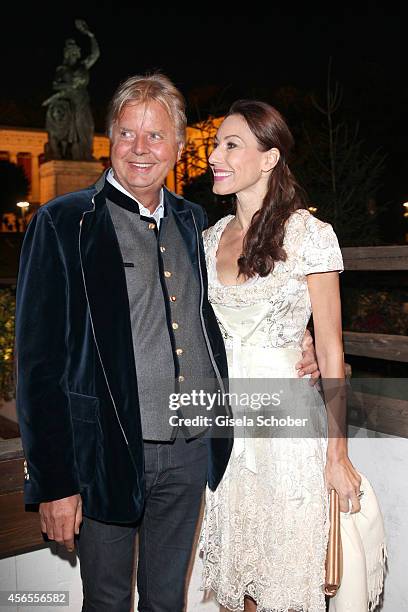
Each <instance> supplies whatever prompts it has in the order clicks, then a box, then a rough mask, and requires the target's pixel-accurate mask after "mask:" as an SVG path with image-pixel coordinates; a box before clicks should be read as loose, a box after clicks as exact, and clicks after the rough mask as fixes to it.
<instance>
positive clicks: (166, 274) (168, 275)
mask: <svg viewBox="0 0 408 612" xmlns="http://www.w3.org/2000/svg"><path fill="white" fill-rule="evenodd" d="M164 276H165V277H166V278H170V276H171V272H169V271H168V270H165V271H164Z"/></svg>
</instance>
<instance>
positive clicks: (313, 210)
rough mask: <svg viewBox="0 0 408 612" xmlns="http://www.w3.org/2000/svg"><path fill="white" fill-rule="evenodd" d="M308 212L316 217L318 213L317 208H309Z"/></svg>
mask: <svg viewBox="0 0 408 612" xmlns="http://www.w3.org/2000/svg"><path fill="white" fill-rule="evenodd" d="M307 210H308V211H309V212H311V213H312V214H313V215H314V213H315V212H317V208H316V206H309V207H308V209H307Z"/></svg>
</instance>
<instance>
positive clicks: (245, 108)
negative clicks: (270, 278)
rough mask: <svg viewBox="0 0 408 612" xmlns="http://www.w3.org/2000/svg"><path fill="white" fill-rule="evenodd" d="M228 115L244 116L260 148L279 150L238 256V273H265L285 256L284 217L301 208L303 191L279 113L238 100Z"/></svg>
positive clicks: (288, 136) (254, 101) (263, 274)
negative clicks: (294, 173)
mask: <svg viewBox="0 0 408 612" xmlns="http://www.w3.org/2000/svg"><path fill="white" fill-rule="evenodd" d="M229 115H241V117H243V119H245V121H246V122H247V124H248V126H249V128H250V130H251V132H252V133H253V134H254V136H255V137H256V139H257V141H258V143H259V148H260V150H261V151H268V150H269V149H272V148H274V147H275V148H277V149H278V150H279V152H280V158H279V161H278V163H277V164H276V166H275V167H274V168H273V169H272V170H271V173H270V177H269V181H268V189H267V192H266V194H265V197H264V200H263V202H262V206H261V208H260V209H259V210H258V211H257V212H256V213H255V214H254V216H253V217H252V221H251V225H250V226H249V228H248V231H247V233H246V236H245V239H244V244H243V253H242V255H241V257H240V258H239V259H238V267H239V273H240V274H243V275H244V276H245V277H247V278H250V277H252V276H255V274H258V275H259V276H267V275H268V274H269V273H270V272H272V270H273V268H274V264H275V261H285V260H286V252H285V249H284V248H283V246H282V245H283V239H284V237H285V223H286V221H287V220H288V218H289V217H290V215H291V213H292V212H294V211H295V210H298V209H299V208H305V202H306V197H305V194H304V191H303V190H302V189H301V187H300V186H299V185H298V183H297V182H296V180H295V178H294V176H293V174H292V173H291V171H290V169H289V166H288V164H287V160H288V158H289V154H290V151H291V149H292V147H293V145H294V140H293V136H292V134H291V133H290V131H289V128H288V126H287V125H286V123H285V120H284V119H283V117H282V115H281V114H280V113H279V112H278V111H277V110H276V109H275V108H273V107H272V106H270V105H269V104H266V103H265V102H259V101H257V100H238V101H237V102H234V104H233V105H232V106H231V108H230V110H229V111H228V114H227V116H229Z"/></svg>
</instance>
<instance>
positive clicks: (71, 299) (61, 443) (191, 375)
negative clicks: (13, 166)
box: [17, 74, 316, 612]
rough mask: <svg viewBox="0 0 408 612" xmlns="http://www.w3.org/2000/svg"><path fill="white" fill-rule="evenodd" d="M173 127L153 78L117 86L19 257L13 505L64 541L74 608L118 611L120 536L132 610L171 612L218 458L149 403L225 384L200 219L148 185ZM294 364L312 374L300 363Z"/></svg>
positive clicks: (175, 152) (181, 122)
mask: <svg viewBox="0 0 408 612" xmlns="http://www.w3.org/2000/svg"><path fill="white" fill-rule="evenodd" d="M185 127H186V117H185V112H184V101H183V98H182V96H181V94H180V93H179V92H178V90H177V89H176V88H175V87H174V85H173V84H172V83H171V82H170V81H169V79H167V77H165V76H163V75H160V74H156V75H153V76H148V77H140V76H136V77H132V78H130V79H128V80H127V81H126V82H125V83H124V84H122V85H121V86H120V87H119V89H118V90H117V92H116V93H115V95H114V98H113V100H112V103H111V109H110V114H109V132H110V138H111V160H112V169H110V170H108V171H107V172H106V173H105V174H104V175H103V176H102V177H101V179H99V181H98V182H97V183H96V185H95V186H93V187H91V188H89V189H85V190H82V191H78V192H76V193H71V194H68V195H66V196H62V197H59V198H57V199H55V200H53V201H52V202H50V203H48V204H47V205H46V206H44V207H42V208H41V209H40V211H39V212H38V214H37V215H36V217H35V218H34V219H33V221H32V222H31V224H30V226H29V229H28V231H27V235H26V238H25V241H24V246H23V250H22V255H21V268H20V275H19V282H18V295H17V298H18V304H17V356H18V411H19V419H20V425H21V433H22V439H23V446H24V450H25V455H26V462H27V470H26V480H25V501H26V503H29V504H32V503H39V504H40V518H41V527H42V530H43V532H44V533H47V535H48V537H49V538H50V539H54V540H56V541H57V542H58V543H60V544H64V545H65V546H66V547H67V548H68V550H73V548H74V534H79V531H80V535H79V539H78V551H79V556H80V561H81V575H82V580H83V588H84V605H83V610H86V611H89V610H98V612H103V611H115V612H122V611H123V612H125V611H126V612H127V611H128V610H129V609H130V607H131V590H132V589H131V584H132V570H133V556H134V555H133V551H134V542H135V535H136V533H138V534H139V562H138V576H137V586H138V592H139V610H141V611H147V610H149V611H157V612H159V611H160V612H162V611H165V610H166V611H167V610H168V611H169V612H170V611H171V612H179V611H181V610H182V609H183V606H184V586H185V584H184V583H185V576H186V572H187V567H188V562H189V558H190V554H191V548H192V542H193V536H194V531H195V528H196V524H197V519H198V514H199V507H200V501H201V497H202V492H203V490H204V487H205V484H206V482H208V484H209V486H210V487H211V488H212V489H215V488H216V487H217V485H218V483H219V482H220V480H221V478H222V475H223V473H224V470H225V468H226V465H227V462H228V458H229V455H230V452H231V447H232V440H231V438H230V437H229V436H228V435H226V436H225V437H224V438H219V437H215V436H208V435H207V436H205V437H204V436H203V434H204V433H205V430H206V427H205V426H202V427H195V428H188V429H187V428H181V427H177V426H175V427H172V426H171V425H170V423H169V412H168V402H167V405H166V402H165V401H164V398H165V397H166V395H167V398H168V391H170V392H171V391H174V390H175V389H176V390H178V391H183V390H184V389H187V390H188V389H191V384H192V383H191V382H189V381H191V380H197V379H198V380H201V381H203V384H207V385H208V384H211V381H212V382H213V383H214V388H219V389H221V390H222V389H223V388H224V387H223V379H226V377H227V366H226V357H225V352H224V345H223V340H222V337H221V334H220V332H219V329H218V326H217V322H216V319H215V316H214V313H213V311H212V309H211V307H210V305H209V303H208V299H207V284H206V271H205V260H204V254H203V247H202V242H201V232H202V230H203V228H204V227H205V223H206V218H205V213H204V211H203V210H202V209H201V208H200V207H199V206H197V205H195V204H192V203H190V202H187V201H186V200H184V199H183V198H180V197H178V196H175V195H174V194H172V193H170V192H169V191H168V190H167V189H165V188H163V184H164V181H165V178H166V176H167V174H168V172H169V170H171V169H172V168H173V166H174V164H175V163H176V161H177V159H178V158H179V157H180V153H181V150H182V146H183V143H184V134H185ZM305 366H308V367H305ZM301 367H302V369H303V371H306V372H312V371H315V370H316V364H315V362H314V353H313V351H311V352H310V354H309V355H307V356H306V358H305V359H304V361H303V362H302V364H301ZM204 381H205V382H204ZM208 381H210V383H209V382H208ZM169 382H170V383H171V384H169ZM81 523H82V526H81V530H80V529H79V528H80V525H81Z"/></svg>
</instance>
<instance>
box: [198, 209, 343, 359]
mask: <svg viewBox="0 0 408 612" xmlns="http://www.w3.org/2000/svg"><path fill="white" fill-rule="evenodd" d="M232 219H233V215H228V216H226V217H223V218H222V219H220V220H219V221H218V222H217V223H216V224H215V225H213V226H212V227H210V228H209V229H208V230H206V231H205V232H204V234H203V238H204V247H205V253H206V262H207V268H208V295H209V300H210V302H211V304H212V306H213V308H214V311H215V314H216V316H217V319H218V323H219V325H220V328H221V331H222V333H223V336H224V341H225V344H226V347H227V349H228V348H232V344H233V338H234V336H235V337H236V336H237V335H239V336H241V340H242V342H243V343H244V344H245V345H256V346H262V347H266V348H299V347H300V345H301V341H302V338H303V335H304V333H305V330H306V326H307V324H308V321H309V318H310V315H311V312H312V308H311V302H310V297H309V291H308V286H307V279H306V276H307V275H308V274H311V273H315V272H329V271H334V270H337V271H339V272H341V271H342V270H343V259H342V255H341V251H340V248H339V244H338V241H337V237H336V234H335V233H334V231H333V228H332V226H331V225H330V224H328V223H324V222H323V221H320V220H319V219H317V218H316V217H314V216H313V215H312V214H311V213H309V211H307V210H304V209H301V210H298V211H296V212H294V213H292V215H291V216H290V218H289V219H288V221H287V225H286V231H285V238H284V242H283V247H284V249H285V251H286V254H287V258H286V261H278V262H276V263H275V267H274V269H273V271H272V272H271V273H270V274H269V275H268V276H265V277H260V276H255V277H253V278H251V279H249V280H248V281H246V282H245V283H243V284H240V285H223V284H222V283H221V282H220V281H219V279H218V275H217V268H216V254H217V250H218V245H219V242H220V239H221V235H222V233H223V231H224V229H225V227H226V226H227V224H228V223H229V222H230V221H231V220H232Z"/></svg>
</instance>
